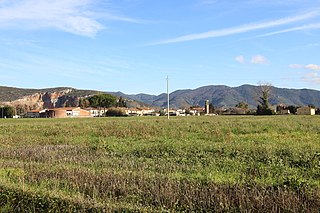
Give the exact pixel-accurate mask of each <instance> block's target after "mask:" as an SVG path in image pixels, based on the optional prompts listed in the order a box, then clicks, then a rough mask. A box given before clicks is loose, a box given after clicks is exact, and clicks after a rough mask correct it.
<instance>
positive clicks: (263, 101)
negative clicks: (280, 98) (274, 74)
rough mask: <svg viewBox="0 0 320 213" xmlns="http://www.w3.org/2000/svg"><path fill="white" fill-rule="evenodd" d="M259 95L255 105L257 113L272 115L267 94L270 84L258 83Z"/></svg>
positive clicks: (269, 90) (268, 93) (268, 94)
mask: <svg viewBox="0 0 320 213" xmlns="http://www.w3.org/2000/svg"><path fill="white" fill-rule="evenodd" d="M260 92H261V95H260V97H259V100H258V102H259V104H258V106H257V115H272V114H273V112H272V110H271V109H270V107H269V96H270V92H271V85H270V84H262V85H260Z"/></svg>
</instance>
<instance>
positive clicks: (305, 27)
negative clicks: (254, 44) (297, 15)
mask: <svg viewBox="0 0 320 213" xmlns="http://www.w3.org/2000/svg"><path fill="white" fill-rule="evenodd" d="M314 29H320V23H317V24H309V25H303V26H299V27H293V28H289V29H284V30H279V31H276V32H271V33H266V34H263V35H260V36H257V37H268V36H273V35H277V34H282V33H289V32H294V31H302V30H314Z"/></svg>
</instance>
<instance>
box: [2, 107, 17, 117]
mask: <svg viewBox="0 0 320 213" xmlns="http://www.w3.org/2000/svg"><path fill="white" fill-rule="evenodd" d="M15 111H16V110H15V108H14V107H12V106H3V107H1V108H0V113H1V114H0V116H1V118H12V117H13V116H14V115H15Z"/></svg>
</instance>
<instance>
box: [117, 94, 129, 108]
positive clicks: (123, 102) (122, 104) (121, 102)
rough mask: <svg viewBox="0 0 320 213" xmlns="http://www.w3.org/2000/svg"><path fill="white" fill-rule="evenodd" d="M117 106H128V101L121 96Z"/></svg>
mask: <svg viewBox="0 0 320 213" xmlns="http://www.w3.org/2000/svg"><path fill="white" fill-rule="evenodd" d="M117 107H127V103H126V101H125V100H124V99H123V98H122V96H120V98H119V100H118V102H117Z"/></svg>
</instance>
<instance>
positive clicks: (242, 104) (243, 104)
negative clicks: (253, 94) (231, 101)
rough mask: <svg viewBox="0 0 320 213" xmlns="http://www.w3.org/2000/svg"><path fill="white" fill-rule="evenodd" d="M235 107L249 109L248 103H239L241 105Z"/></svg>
mask: <svg viewBox="0 0 320 213" xmlns="http://www.w3.org/2000/svg"><path fill="white" fill-rule="evenodd" d="M235 107H237V108H241V109H248V108H249V105H248V104H247V103H245V102H239V103H237V104H236V106H235Z"/></svg>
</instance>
